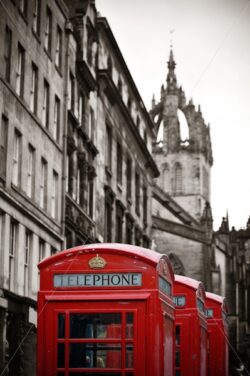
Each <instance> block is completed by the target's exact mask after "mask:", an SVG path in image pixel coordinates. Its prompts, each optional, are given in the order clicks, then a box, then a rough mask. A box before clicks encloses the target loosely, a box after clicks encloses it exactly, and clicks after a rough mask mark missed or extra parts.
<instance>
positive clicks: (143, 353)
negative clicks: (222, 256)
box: [37, 243, 174, 376]
mask: <svg viewBox="0 0 250 376" xmlns="http://www.w3.org/2000/svg"><path fill="white" fill-rule="evenodd" d="M39 269H40V291H39V293H38V367H37V375H38V376H44V375H46V376H105V375H106V376H108V375H109V376H153V375H155V376H156V375H157V376H163V375H164V376H172V375H173V334H174V305H173V302H172V285H173V279H174V275H173V272H172V268H171V264H170V262H169V260H168V258H167V256H166V255H162V254H159V253H157V252H154V251H150V250H148V249H145V248H141V247H135V246H131V245H122V244H111V243H110V244H94V245H87V246H80V247H76V248H72V249H69V250H66V251H63V252H60V253H58V254H56V255H54V256H52V257H49V258H47V259H45V260H44V261H42V262H41V263H40V264H39Z"/></svg>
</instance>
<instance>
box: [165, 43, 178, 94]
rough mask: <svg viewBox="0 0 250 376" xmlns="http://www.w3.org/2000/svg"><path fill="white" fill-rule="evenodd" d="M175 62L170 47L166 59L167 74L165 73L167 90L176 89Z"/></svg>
mask: <svg viewBox="0 0 250 376" xmlns="http://www.w3.org/2000/svg"><path fill="white" fill-rule="evenodd" d="M175 67H176V63H175V61H174V54H173V49H172V48H171V49H170V55H169V61H168V75H167V91H168V92H169V93H170V92H173V91H175V90H176V89H177V79H176V75H175Z"/></svg>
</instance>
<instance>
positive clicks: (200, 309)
mask: <svg viewBox="0 0 250 376" xmlns="http://www.w3.org/2000/svg"><path fill="white" fill-rule="evenodd" d="M197 307H198V309H199V311H200V312H202V313H204V303H203V302H202V301H201V300H200V299H199V298H197Z"/></svg>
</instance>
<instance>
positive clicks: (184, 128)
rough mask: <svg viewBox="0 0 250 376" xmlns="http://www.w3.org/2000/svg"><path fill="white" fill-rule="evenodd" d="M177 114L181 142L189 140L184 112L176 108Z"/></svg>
mask: <svg viewBox="0 0 250 376" xmlns="http://www.w3.org/2000/svg"><path fill="white" fill-rule="evenodd" d="M177 116H178V120H179V124H180V137H181V141H182V142H188V140H189V126H188V122H187V119H186V116H185V114H184V113H183V112H182V110H180V109H179V108H178V110H177Z"/></svg>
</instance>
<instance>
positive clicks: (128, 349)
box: [126, 344, 134, 368]
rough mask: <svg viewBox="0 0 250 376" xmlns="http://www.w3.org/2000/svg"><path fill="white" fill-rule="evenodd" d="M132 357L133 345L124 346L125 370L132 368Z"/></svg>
mask: <svg viewBox="0 0 250 376" xmlns="http://www.w3.org/2000/svg"><path fill="white" fill-rule="evenodd" d="M133 366H134V357H133V345H131V344H129V345H126V368H133Z"/></svg>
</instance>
